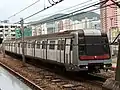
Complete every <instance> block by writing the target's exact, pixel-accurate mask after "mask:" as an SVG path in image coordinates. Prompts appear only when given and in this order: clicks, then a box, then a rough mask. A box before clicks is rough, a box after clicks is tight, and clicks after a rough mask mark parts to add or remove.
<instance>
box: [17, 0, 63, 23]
mask: <svg viewBox="0 0 120 90" xmlns="http://www.w3.org/2000/svg"><path fill="white" fill-rule="evenodd" d="M62 1H63V0H59V1H57V2H56V3H55V4H52V5H51V6H48V7H46V8H44V9H42V10H40V11H38V12H36V13H34V14H32V15H30V16H27V17H25V18H24V19H23V20H26V19H28V18H30V17H33V16H34V15H37V14H38V13H40V12H42V11H44V10H46V9H49V8H50V7H52V6H54V5H56V4H58V3H60V2H62ZM19 22H20V21H18V22H17V23H19Z"/></svg>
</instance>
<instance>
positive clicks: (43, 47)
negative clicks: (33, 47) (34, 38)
mask: <svg viewBox="0 0 120 90" xmlns="http://www.w3.org/2000/svg"><path fill="white" fill-rule="evenodd" d="M46 44H47V41H42V49H46Z"/></svg>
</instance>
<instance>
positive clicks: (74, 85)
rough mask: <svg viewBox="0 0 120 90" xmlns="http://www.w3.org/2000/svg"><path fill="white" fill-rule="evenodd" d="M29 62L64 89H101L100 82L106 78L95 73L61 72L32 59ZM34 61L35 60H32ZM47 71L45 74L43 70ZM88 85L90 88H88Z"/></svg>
mask: <svg viewBox="0 0 120 90" xmlns="http://www.w3.org/2000/svg"><path fill="white" fill-rule="evenodd" d="M28 60H29V61H27V62H29V64H32V65H35V66H37V67H40V68H42V69H41V70H40V72H41V73H42V74H43V76H44V78H43V79H47V80H49V81H50V82H51V83H53V84H57V85H58V87H60V88H61V89H60V90H62V89H63V90H64V89H65V90H66V88H70V90H72V89H73V90H79V89H81V88H82V90H84V89H85V90H86V88H87V90H96V89H97V90H102V84H103V83H104V81H105V80H106V78H105V77H101V76H100V77H99V76H97V75H95V74H86V73H84V74H83V73H82V74H81V73H79V72H67V73H66V72H61V71H60V70H59V69H58V68H55V69H50V68H49V67H43V66H41V65H40V63H38V61H36V62H32V61H33V60H31V59H28ZM34 61H35V60H34ZM46 70H47V71H49V72H50V73H47V74H45V73H44V72H43V71H46ZM89 87H90V88H89Z"/></svg>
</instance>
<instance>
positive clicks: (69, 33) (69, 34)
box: [6, 29, 105, 41]
mask: <svg viewBox="0 0 120 90" xmlns="http://www.w3.org/2000/svg"><path fill="white" fill-rule="evenodd" d="M87 31H89V32H91V31H92V32H93V31H94V32H99V33H103V32H101V31H100V30H92V29H91V30H90V29H89V30H83V29H78V30H68V31H62V32H57V33H52V34H44V35H37V36H29V37H25V38H24V39H25V40H34V39H44V38H45V39H46V38H57V37H61V38H62V37H73V36H74V33H76V32H79V33H84V32H87ZM104 34H105V33H104ZM16 40H17V41H21V38H18V39H16ZM6 41H14V40H6Z"/></svg>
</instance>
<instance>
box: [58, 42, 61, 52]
mask: <svg viewBox="0 0 120 90" xmlns="http://www.w3.org/2000/svg"><path fill="white" fill-rule="evenodd" d="M60 44H61V40H58V46H57V50H60Z"/></svg>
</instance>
